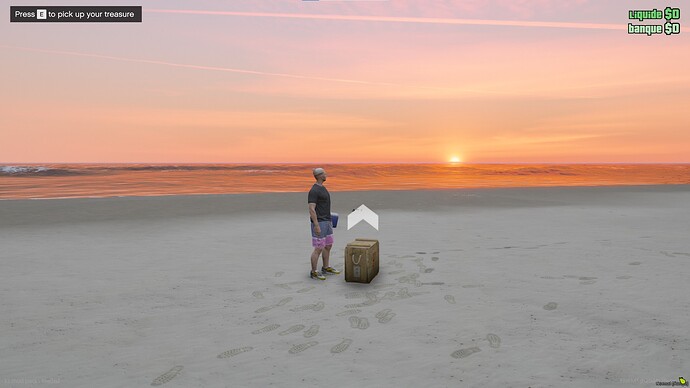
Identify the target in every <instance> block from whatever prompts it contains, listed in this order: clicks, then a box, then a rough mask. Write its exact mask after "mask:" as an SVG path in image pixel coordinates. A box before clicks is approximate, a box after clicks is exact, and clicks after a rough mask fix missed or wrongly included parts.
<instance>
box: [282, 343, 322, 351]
mask: <svg viewBox="0 0 690 388" xmlns="http://www.w3.org/2000/svg"><path fill="white" fill-rule="evenodd" d="M318 344H319V343H318V342H317V341H309V342H307V343H303V344H299V345H295V346H293V347H292V348H290V350H288V353H290V354H297V353H299V352H303V351H305V350H307V349H309V348H311V347H312V346H316V345H318Z"/></svg>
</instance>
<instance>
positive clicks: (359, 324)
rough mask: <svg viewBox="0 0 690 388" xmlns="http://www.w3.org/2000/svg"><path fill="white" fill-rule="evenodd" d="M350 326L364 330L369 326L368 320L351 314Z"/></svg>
mask: <svg viewBox="0 0 690 388" xmlns="http://www.w3.org/2000/svg"><path fill="white" fill-rule="evenodd" d="M350 327H352V328H353V329H361V330H364V329H366V328H368V327H369V320H368V319H366V318H360V317H355V316H352V317H350Z"/></svg>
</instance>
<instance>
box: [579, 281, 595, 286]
mask: <svg viewBox="0 0 690 388" xmlns="http://www.w3.org/2000/svg"><path fill="white" fill-rule="evenodd" d="M596 282H597V281H596V280H585V281H582V282H580V284H585V285H587V284H594V283H596Z"/></svg>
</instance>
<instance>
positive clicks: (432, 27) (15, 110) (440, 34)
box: [0, 0, 690, 163]
mask: <svg viewBox="0 0 690 388" xmlns="http://www.w3.org/2000/svg"><path fill="white" fill-rule="evenodd" d="M247 4H248V3H243V4H242V5H224V7H226V8H227V9H221V8H219V5H218V4H217V3H213V2H207V1H201V2H198V3H195V4H194V6H195V7H197V8H196V9H197V10H201V11H203V13H201V14H199V13H190V12H183V13H169V12H158V11H155V10H153V9H150V10H147V8H146V7H144V22H143V23H141V24H137V25H125V24H121V25H116V24H113V25H93V24H82V25H76V24H75V25H45V24H44V25H40V24H22V25H19V24H11V23H9V22H5V23H3V24H2V27H1V29H0V52H2V61H1V62H0V70H1V71H0V79H1V80H2V84H3V88H2V89H1V90H0V132H2V138H3V141H2V142H0V163H31V162H35V163H41V162H152V163H154V162H213V163H222V162H227V163H235V162H238V163H241V162H322V163H328V162H444V161H447V160H449V159H450V158H451V157H453V156H457V157H459V158H461V159H462V160H463V161H466V162H473V163H491V162H500V163H525V162H530V163H531V162H554V163H567V162H575V163H578V162H585V163H597V162H623V163H637V162H643V163H646V162H686V163H687V162H690V158H689V157H688V155H689V154H690V153H688V151H687V150H688V149H690V131H688V128H689V127H690V115H688V114H687V113H686V111H687V107H688V106H690V75H688V72H687V69H688V68H690V66H689V65H690V41H689V39H688V33H687V32H684V33H683V34H681V35H678V36H665V35H664V36H651V37H647V36H630V35H628V34H627V33H626V31H625V25H626V23H627V22H628V20H627V10H628V8H627V7H629V6H630V2H629V1H622V0H620V1H619V0H612V1H610V2H607V3H606V4H605V5H602V4H598V2H594V1H584V0H580V1H574V2H573V1H571V2H565V1H557V0H552V1H532V2H530V1H526V2H521V5H515V3H511V2H507V1H499V0H494V1H489V0H486V1H479V0H477V1H473V2H460V1H443V2H440V1H439V2H434V1H431V2H422V1H421V0H420V1H417V2H416V1H410V2H407V3H406V5H407V6H401V5H400V3H395V4H393V2H391V4H388V5H387V4H366V3H357V4H347V3H339V4H338V3H335V4H326V3H321V4H292V5H290V4H287V3H286V2H274V1H267V2H265V3H264V2H262V3H261V6H258V5H256V6H254V8H251V7H250V6H249V5H247ZM415 4H416V6H415ZM17 5H21V4H17ZM108 5H112V4H110V3H109V4H108ZM422 6H424V7H422ZM650 6H653V5H650ZM657 6H658V5H657ZM188 7H189V3H182V2H177V1H170V2H166V3H165V8H166V9H170V10H184V9H188ZM232 7H235V8H232ZM638 7H639V5H638ZM161 8H162V7H161ZM207 11H222V12H216V13H215V14H209V13H208V12H207ZM3 12H8V10H7V9H6V10H4V11H3ZM6 16H7V15H5V20H9V18H8V17H6ZM434 20H439V22H438V23H437V22H434ZM506 21H509V22H506ZM681 21H682V20H681ZM468 23H471V24H468ZM506 24H508V25H506ZM617 27H620V28H622V29H615V28H617ZM684 30H686V29H685V28H684ZM85 32H87V33H85Z"/></svg>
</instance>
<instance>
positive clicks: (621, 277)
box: [616, 275, 632, 280]
mask: <svg viewBox="0 0 690 388" xmlns="http://www.w3.org/2000/svg"><path fill="white" fill-rule="evenodd" d="M630 278H632V276H629V275H623V276H617V277H616V279H623V280H625V279H630Z"/></svg>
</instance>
